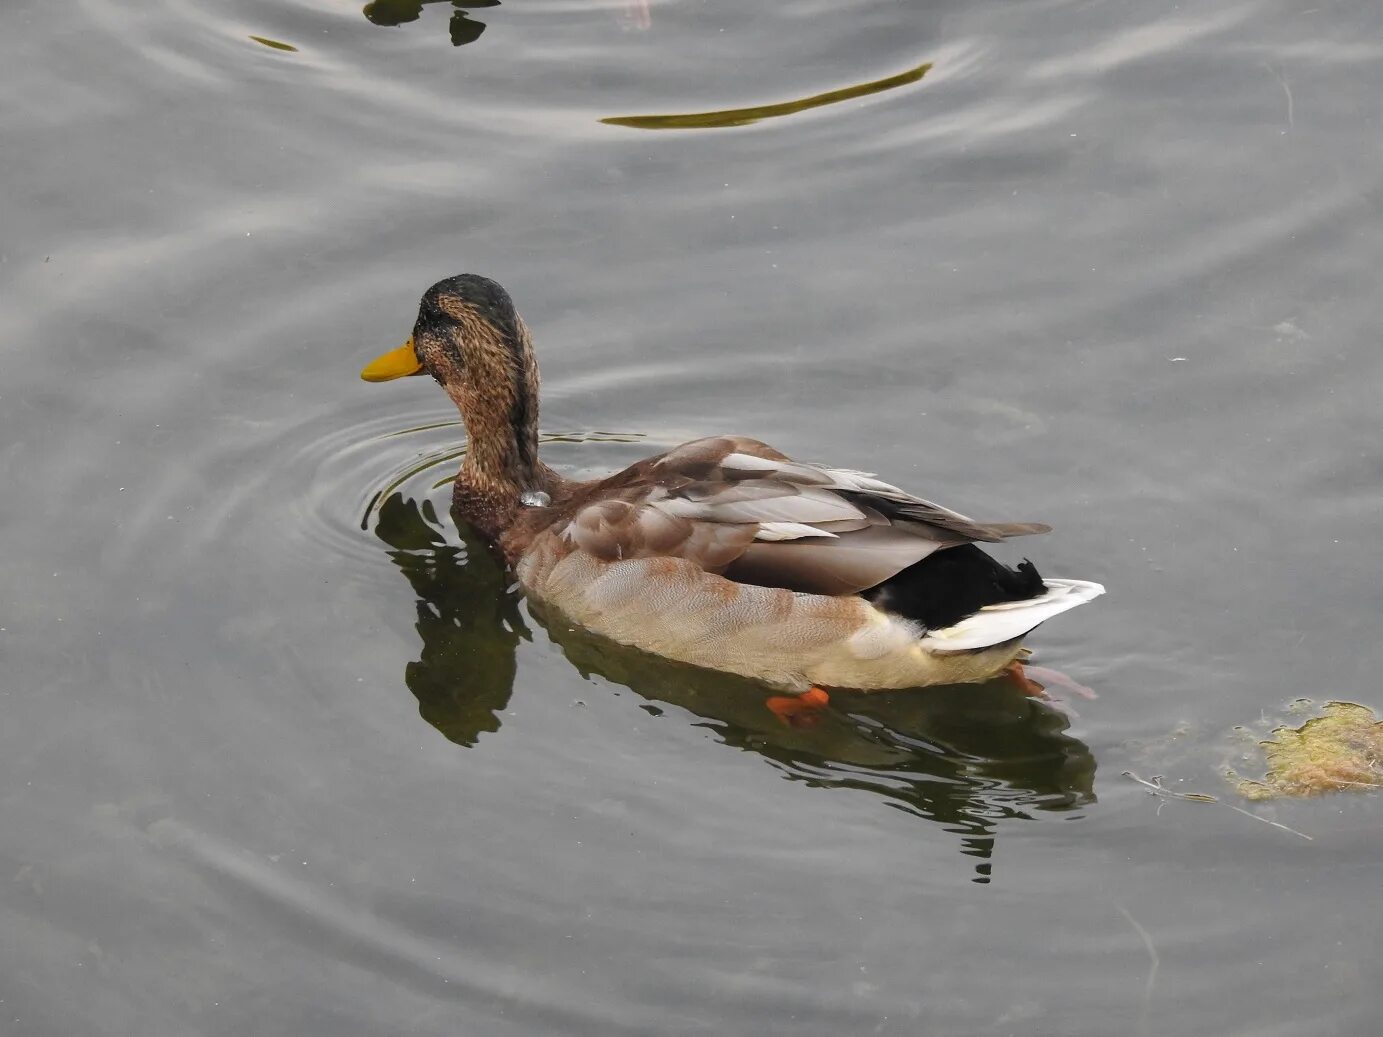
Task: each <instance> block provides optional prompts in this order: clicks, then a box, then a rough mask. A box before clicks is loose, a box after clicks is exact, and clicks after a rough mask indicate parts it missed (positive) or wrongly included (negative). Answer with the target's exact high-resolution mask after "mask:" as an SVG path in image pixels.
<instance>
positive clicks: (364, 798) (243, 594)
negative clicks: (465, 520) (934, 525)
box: [0, 0, 1383, 1037]
mask: <svg viewBox="0 0 1383 1037" xmlns="http://www.w3.org/2000/svg"><path fill="white" fill-rule="evenodd" d="M7 14H8V18H7V20H6V27H7V29H8V31H7V33H6V34H5V36H4V38H3V40H0V68H3V69H4V70H5V71H4V73H3V74H4V77H5V80H6V83H7V85H8V87H9V89H8V90H7V91H6V97H7V101H6V103H5V104H4V105H3V106H0V134H3V137H0V139H3V141H4V148H3V152H0V169H3V172H4V183H5V188H6V190H5V191H4V193H3V201H0V225H2V226H3V228H4V233H3V235H0V300H2V302H0V341H2V342H3V350H4V353H3V355H4V357H5V359H6V361H7V362H6V365H5V376H4V378H3V381H2V382H0V462H2V463H3V469H0V471H2V472H3V476H4V480H5V485H6V487H7V488H8V490H9V493H8V495H7V501H8V503H7V506H6V507H5V508H4V510H3V513H0V514H3V521H2V522H0V548H3V556H2V557H3V559H4V560H3V562H0V574H3V579H0V659H2V660H3V681H0V705H3V709H4V713H3V716H4V722H3V725H0V795H2V796H3V804H4V806H3V821H4V828H3V835H0V878H2V879H5V880H6V881H5V882H4V883H3V884H0V923H2V924H3V928H4V931H5V934H6V939H5V940H4V941H3V942H0V1032H4V1033H6V1034H9V1033H14V1034H25V1035H28V1034H54V1035H58V1034H61V1035H69V1034H74V1033H84V1034H96V1033H102V1034H105V1033H109V1034H130V1033H139V1034H150V1035H156V1034H188V1033H199V1034H200V1033H206V1034H215V1033H237V1034H240V1033H246V1032H250V1033H256V1034H293V1035H303V1034H324V1035H325V1034H331V1035H341V1034H357V1033H358V1034H379V1033H417V1034H424V1033H426V1034H431V1033H437V1034H455V1033H477V1034H487V1035H489V1034H510V1033H512V1034H524V1035H528V1034H544V1033H551V1034H587V1033H589V1034H600V1035H608V1034H615V1033H632V1034H647V1033H718V1034H720V1033H725V1034H729V1033H755V1034H774V1033H792V1034H794V1035H800V1034H818V1033H819V1034H839V1033H862V1032H869V1033H899V1034H916V1033H944V1034H1010V1033H1014V1034H1017V1033H1023V1034H1062V1035H1076V1034H1082V1035H1092V1037H1106V1035H1109V1034H1114V1033H1133V1034H1137V1033H1154V1032H1155V1033H1163V1034H1187V1035H1197V1037H1202V1035H1206V1034H1217V1035H1220V1034H1245V1035H1248V1034H1253V1035H1259V1034H1262V1035H1268V1034H1272V1035H1277V1034H1293V1035H1296V1034H1329V1035H1335V1034H1340V1035H1354V1034H1370V1033H1372V1032H1374V1030H1375V1028H1376V1025H1377V1018H1378V1016H1379V1013H1380V1011H1383V1004H1380V998H1379V995H1378V993H1377V989H1378V985H1377V978H1378V977H1377V973H1378V966H1377V964H1376V961H1375V959H1376V957H1377V955H1376V952H1375V946H1376V943H1377V932H1378V929H1379V923H1380V921H1383V917H1381V916H1383V910H1380V908H1379V907H1378V906H1377V905H1378V898H1377V896H1376V887H1377V868H1376V863H1375V861H1376V858H1377V856H1378V854H1379V852H1380V850H1383V840H1381V839H1380V836H1379V834H1378V832H1379V821H1380V807H1379V803H1380V801H1379V800H1378V798H1377V797H1376V796H1370V795H1364V796H1346V797H1336V798H1328V799H1322V800H1316V801H1311V802H1302V803H1278V804H1267V805H1262V806H1259V805H1255V806H1253V811H1254V812H1255V813H1256V814H1257V815H1258V816H1259V817H1260V819H1267V820H1273V821H1276V822H1278V823H1279V824H1282V825H1286V826H1289V827H1290V828H1292V829H1296V830H1298V831H1299V832H1301V833H1304V834H1307V835H1310V836H1311V837H1312V839H1311V840H1310V841H1307V840H1305V839H1302V838H1299V837H1298V836H1296V835H1294V834H1292V833H1291V832H1289V831H1286V830H1284V829H1281V828H1275V827H1271V826H1269V825H1266V824H1260V823H1255V821H1254V820H1253V819H1251V818H1249V817H1245V816H1242V815H1239V814H1235V813H1233V812H1232V811H1229V810H1227V809H1225V808H1224V807H1223V806H1213V805H1196V804H1192V803H1185V802H1175V801H1171V802H1165V803H1164V802H1162V801H1160V800H1159V799H1157V798H1156V797H1153V796H1150V795H1149V794H1148V793H1147V792H1146V791H1145V790H1144V789H1143V788H1142V787H1140V786H1139V785H1137V784H1136V783H1134V782H1132V781H1131V780H1128V779H1126V778H1124V777H1122V776H1121V775H1122V772H1124V771H1133V772H1136V773H1138V774H1139V775H1141V776H1143V777H1145V778H1151V777H1152V776H1153V775H1155V774H1161V775H1163V776H1164V780H1165V781H1166V783H1167V785H1168V787H1169V788H1173V789H1176V790H1178V791H1194V792H1204V793H1210V794H1215V795H1218V796H1222V797H1225V799H1226V800H1227V801H1229V802H1237V801H1236V800H1234V799H1233V797H1232V794H1231V790H1230V788H1229V786H1228V785H1227V783H1226V782H1225V781H1224V779H1223V777H1222V774H1223V771H1224V769H1225V768H1226V767H1227V766H1235V767H1238V768H1240V769H1242V770H1252V766H1253V764H1252V761H1248V762H1246V761H1244V760H1243V759H1242V756H1243V754H1244V753H1245V751H1246V746H1247V745H1248V744H1249V743H1248V742H1247V741H1246V737H1247V736H1246V735H1244V734H1243V733H1236V728H1237V727H1247V728H1249V729H1250V730H1251V731H1259V730H1262V729H1263V727H1264V726H1265V725H1266V724H1268V723H1271V722H1272V721H1273V720H1274V719H1278V718H1282V717H1284V716H1287V715H1288V713H1287V706H1288V704H1289V703H1290V702H1291V701H1292V700H1294V699H1296V698H1298V697H1301V696H1305V697H1309V698H1313V699H1317V700H1324V699H1327V698H1348V699H1356V700H1359V701H1363V702H1366V703H1369V704H1371V705H1373V706H1375V707H1377V706H1378V705H1379V704H1380V703H1379V699H1378V695H1377V691H1376V689H1375V687H1374V685H1375V678H1374V675H1375V672H1376V670H1377V667H1378V663H1379V653H1378V649H1377V647H1376V638H1375V636H1374V626H1375V625H1376V616H1377V612H1378V606H1379V602H1380V595H1379V590H1378V586H1379V580H1378V574H1377V566H1376V565H1375V564H1374V551H1373V550H1372V548H1373V545H1374V544H1375V543H1376V542H1377V539H1378V535H1379V533H1380V518H1379V516H1380V513H1381V512H1380V504H1383V501H1381V500H1380V490H1379V486H1380V480H1379V470H1380V467H1383V454H1380V449H1379V445H1378V443H1379V435H1378V427H1379V425H1378V417H1377V402H1376V399H1377V394H1378V389H1377V386H1378V385H1379V384H1380V378H1381V377H1383V359H1380V353H1379V350H1378V323H1379V322H1378V313H1379V310H1378V304H1377V300H1376V294H1377V293H1376V287H1375V282H1376V280H1377V271H1378V269H1379V268H1380V266H1383V234H1381V233H1380V230H1379V213H1380V212H1383V207H1381V206H1380V203H1383V162H1380V159H1383V154H1380V152H1383V146H1381V145H1380V140H1383V138H1380V136H1379V134H1378V132H1377V131H1378V125H1379V122H1378V115H1377V98H1378V97H1379V96H1383V44H1380V43H1378V42H1377V41H1378V40H1379V39H1380V38H1383V37H1380V30H1383V14H1380V13H1379V11H1378V9H1377V8H1375V7H1373V6H1372V5H1368V4H1347V3H1346V4H1336V5H1328V6H1323V7H1304V6H1302V5H1292V4H1287V3H1279V2H1247V3H1229V2H1224V0H1211V2H1208V3H1205V4H1199V5H1188V4H1181V5H1170V4H1152V5H1149V4H1132V3H1105V4H1092V3H1080V2H1066V0H1037V2H1018V0H1003V2H992V3H980V4H975V3H961V2H954V0H950V2H940V3H928V4H922V3H916V2H913V3H909V2H902V0H898V2H881V0H870V2H864V0H858V2H846V3H834V4H823V3H817V2H814V0H811V2H809V0H798V2H784V3H777V4H771V5H764V4H744V3H731V2H729V0H705V2H698V3H692V2H688V0H650V2H649V3H648V4H647V5H643V4H640V3H637V2H632V3H626V2H624V0H609V2H585V3H573V2H562V3H557V2H552V0H542V2H535V3H528V4H521V3H518V2H517V0H516V2H513V3H510V2H506V3H504V4H502V5H493V4H491V5H485V4H478V3H477V4H459V5H453V4H447V3H435V2H434V3H416V2H414V3H409V2H402V0H376V3H374V4H373V5H371V8H370V10H369V11H368V14H369V17H366V12H362V10H361V7H360V5H359V4H358V3H336V2H327V0H290V2H284V0H278V2H273V3H270V2H267V0H232V2H229V3H218V4H213V3H210V2H206V0H151V2H149V3H144V4H139V5H135V4H119V3H115V2H113V0H77V2H75V3H69V4H48V3H40V2H38V0H18V2H17V3H12V4H11V5H10V8H9V9H8V10H7ZM391 22H392V23H394V24H392V25H391V24H389V23H391ZM479 25H483V26H484V28H483V30H481V31H479V32H478V33H477V31H476V28H475V27H476V26H479ZM265 41H267V42H265ZM276 44H277V45H278V46H275V45H276ZM457 44H459V45H457ZM288 48H291V49H288ZM910 70H911V71H910ZM881 84H882V85H881ZM726 113H730V114H729V115H727V114H726ZM746 113H748V114H746ZM461 271H474V272H480V273H486V274H489V275H492V276H494V277H496V278H498V279H499V280H500V281H502V282H503V283H504V284H505V285H507V286H508V287H509V289H510V290H511V292H512V293H513V294H514V296H515V298H516V300H517V301H518V304H519V306H520V309H521V310H522V311H523V313H524V315H525V317H526V318H527V320H528V322H529V323H530V325H531V326H532V327H533V328H534V331H535V335H536V338H537V342H538V349H539V357H540V360H541V362H542V365H543V374H544V409H543V425H544V428H545V430H546V431H547V432H548V436H547V442H546V444H545V446H544V452H545V456H547V457H548V459H549V460H550V461H551V463H553V464H554V465H558V466H560V467H561V468H563V469H564V470H567V471H570V472H575V473H583V474H594V473H596V472H600V471H604V470H608V469H611V468H615V467H618V466H621V465H624V464H627V463H629V462H631V461H633V460H635V459H637V458H639V457H641V456H644V455H646V454H648V453H652V452H654V451H656V450H659V449H663V448H665V447H667V446H669V445H672V444H675V443H677V442H680V441H682V440H684V439H687V438H691V437H694V436H698V435H703V434H709V433H716V432H723V431H737V432H743V433H746V434H750V435H755V436H758V437H760V438H763V439H766V440H769V441H770V442H773V443H774V444H775V445H777V446H779V447H780V448H782V449H784V450H787V451H789V452H790V453H792V454H794V455H796V456H799V457H803V458H807V459H820V460H827V461H833V462H836V463H839V464H846V465H852V466H856V467H867V468H869V469H872V470H876V471H878V472H879V473H881V474H882V475H883V476H884V477H886V478H889V479H890V480H892V481H896V482H899V483H901V484H903V485H905V486H908V487H910V488H914V489H916V490H918V491H920V492H924V493H926V494H928V495H930V496H934V497H937V498H939V499H941V500H942V501H944V502H946V503H948V504H951V505H953V506H955V507H958V508H960V509H961V510H964V511H967V512H969V513H972V514H976V515H977V516H979V517H989V518H998V519H1035V520H1042V521H1047V522H1050V523H1052V524H1053V525H1054V526H1055V527H1056V529H1057V531H1056V532H1055V533H1054V534H1053V535H1051V536H1049V537H1045V538H1043V540H1042V542H1040V543H1039V542H1032V543H1030V544H1025V545H1023V546H1024V548H1025V549H1026V550H1028V551H1029V552H1030V553H1031V554H1033V555H1034V557H1035V559H1036V560H1037V561H1038V562H1039V564H1040V565H1041V567H1042V569H1043V571H1044V572H1048V573H1050V574H1052V575H1067V576H1078V577H1085V578H1090V579H1097V580H1101V581H1102V582H1104V583H1106V584H1107V585H1108V586H1109V587H1110V591H1111V593H1110V595H1109V596H1108V597H1107V598H1104V599H1101V600H1100V601H1099V602H1098V603H1097V604H1095V605H1092V606H1091V607H1089V608H1087V609H1081V610H1079V611H1078V612H1077V613H1073V614H1071V615H1069V616H1063V617H1061V618H1060V619H1059V620H1058V621H1055V622H1053V623H1052V624H1049V625H1048V626H1046V627H1044V628H1043V629H1042V630H1041V631H1040V632H1039V634H1038V635H1036V636H1035V637H1034V639H1033V642H1032V643H1033V647H1034V648H1035V649H1036V651H1037V657H1038V658H1037V661H1039V662H1041V663H1042V664H1044V665H1047V666H1051V667H1056V668H1058V669H1061V670H1064V671H1066V672H1067V673H1069V674H1071V675H1072V676H1073V677H1075V678H1076V679H1077V680H1079V681H1081V682H1082V683H1084V684H1088V685H1090V686H1091V687H1092V688H1094V689H1095V690H1096V691H1098V693H1099V696H1100V697H1099V698H1098V699H1097V700H1095V701H1091V702H1086V701H1081V700H1075V699H1073V700H1071V701H1069V702H1066V703H1064V704H1062V705H1061V706H1051V705H1047V704H1043V703H1034V702H1032V701H1030V700H1028V699H1025V698H1023V697H1022V696H1020V695H1018V694H1017V693H1016V692H1015V691H1014V690H1012V689H1010V688H1008V687H1006V686H1004V685H990V686H984V687H978V688H965V689H956V690H952V691H939V692H935V693H932V694H920V695H906V694H898V695H886V696H875V697H869V698H865V697H860V696H853V697H852V696H847V695H840V696H836V697H834V698H833V709H832V710H831V711H830V712H829V713H828V714H827V716H826V717H825V719H824V720H823V722H822V723H821V724H820V725H818V726H817V727H815V728H811V729H803V730H799V729H792V728H787V727H784V726H782V725H780V724H779V723H778V722H777V721H776V720H775V719H774V718H773V717H772V716H771V715H770V714H768V713H767V712H766V711H764V709H763V707H762V704H761V701H762V697H761V693H760V692H759V690H758V689H757V688H754V687H752V686H749V685H744V684H741V683H738V682H736V681H733V680H727V679H724V678H720V677H716V676H713V675H708V674H706V673H702V672H698V671H694V670H689V669H687V668H685V667H679V666H674V665H671V664H665V663H659V662H656V661H653V660H648V659H645V658H643V657H639V656H632V655H630V654H629V653H627V652H623V651H620V650H616V649H613V648H611V647H610V646H608V645H605V644H603V643H601V642H599V641H596V640H594V639H591V638H589V637H586V636H584V635H582V634H581V633H580V632H576V631H571V630H568V629H565V628H564V627H563V626H562V625H561V624H560V623H552V622H550V621H549V620H548V618H547V617H545V616H544V615H543V614H542V613H541V611H540V610H537V609H535V608H533V607H531V606H529V605H528V604H526V603H524V602H522V601H521V600H519V599H518V598H517V597H516V596H515V594H514V592H513V591H512V589H511V588H510V587H509V582H508V580H507V579H506V577H505V575H504V573H503V572H502V571H501V570H499V569H498V568H497V567H496V566H495V565H494V563H493V561H492V560H491V559H490V557H489V555H488V554H487V552H486V551H485V550H484V548H483V547H482V545H479V544H477V543H475V542H473V541H470V540H468V539H466V537H465V536H464V535H460V534H458V533H457V531H456V530H454V529H453V528H451V527H450V525H449V523H447V522H444V521H442V520H441V518H439V516H443V515H444V512H445V502H446V497H447V491H446V487H445V486H444V485H442V483H443V481H444V480H445V479H446V477H447V475H448V472H449V466H450V465H454V463H455V460H454V458H455V455H456V452H457V451H458V450H459V449H461V448H462V445H463V444H462V437H461V430H460V428H459V427H458V425H457V424H456V422H455V415H454V413H453V412H451V411H450V410H449V405H448V404H447V401H446V400H445V398H444V397H442V396H441V394H439V393H437V392H436V391H435V388H434V387H433V386H431V385H430V383H426V382H425V380H423V379H415V380H410V381H408V382H406V383H395V384H391V385H388V386H372V385H366V384H364V383H361V382H360V381H359V380H358V378H357V372H358V370H359V368H360V366H361V364H362V363H363V362H364V361H365V360H367V359H369V358H370V357H371V356H373V355H374V354H375V353H377V352H379V351H380V349H381V348H382V347H387V346H391V345H394V344H396V343H397V341H399V340H400V338H401V337H402V336H403V335H404V334H406V332H407V330H408V328H409V327H410V325H411V322H412V319H413V315H414V309H415V306H416V301H417V297H418V295H419V294H420V292H421V291H422V290H423V289H424V288H425V287H426V286H427V285H428V284H430V283H431V282H433V281H435V280H436V279H438V278H440V277H442V276H445V275H448V274H452V273H458V272H461ZM1159 804H1161V805H1159Z"/></svg>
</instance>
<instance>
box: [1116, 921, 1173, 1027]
mask: <svg viewBox="0 0 1383 1037" xmlns="http://www.w3.org/2000/svg"><path fill="white" fill-rule="evenodd" d="M1114 906H1115V908H1117V909H1118V911H1119V914H1121V915H1123V916H1124V917H1125V918H1127V919H1128V924H1129V925H1131V926H1133V928H1134V930H1135V931H1137V933H1138V935H1139V937H1140V938H1141V939H1142V941H1143V949H1144V950H1146V951H1147V952H1148V960H1149V961H1150V962H1151V964H1150V965H1149V966H1148V978H1147V981H1146V982H1145V983H1144V984H1143V1010H1142V1011H1141V1012H1139V1013H1138V1032H1139V1034H1146V1033H1147V1032H1148V1009H1149V1007H1150V1006H1151V1005H1152V992H1153V987H1154V986H1155V985H1156V983H1157V969H1158V967H1159V966H1160V965H1161V964H1162V962H1161V959H1159V958H1158V956H1157V948H1156V947H1154V946H1153V942H1152V937H1151V936H1149V935H1148V931H1147V930H1146V929H1144V928H1143V927H1142V926H1141V925H1139V924H1138V919H1136V918H1134V917H1133V914H1132V912H1130V911H1129V909H1128V908H1126V907H1125V906H1124V905H1123V904H1121V903H1119V902H1118V901H1115V902H1114Z"/></svg>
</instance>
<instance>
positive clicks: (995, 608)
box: [922, 579, 1104, 652]
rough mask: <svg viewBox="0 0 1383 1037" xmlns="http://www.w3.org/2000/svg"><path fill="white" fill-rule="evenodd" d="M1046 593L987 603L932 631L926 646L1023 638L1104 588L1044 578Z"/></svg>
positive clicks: (945, 648)
mask: <svg viewBox="0 0 1383 1037" xmlns="http://www.w3.org/2000/svg"><path fill="white" fill-rule="evenodd" d="M1042 582H1043V583H1045V584H1046V585H1047V591H1046V593H1045V594H1042V595H1039V596H1038V597H1036V598H1027V599H1025V600H1023V601H1005V602H1003V603H1001V604H998V605H986V606H985V607H984V608H982V609H980V610H979V611H978V612H976V613H975V614H974V615H972V616H967V617H966V618H965V619H962V620H961V621H960V622H959V623H956V624H955V625H953V626H949V627H944V628H942V629H940V630H928V631H927V633H926V634H925V635H923V637H922V646H923V647H924V648H926V649H927V650H928V651H930V652H969V651H974V650H976V649H979V648H989V647H991V646H993V645H998V644H1003V643H1004V642H1005V641H1013V640H1016V639H1017V638H1020V637H1022V636H1023V635H1024V634H1026V633H1028V631H1030V630H1032V629H1033V628H1034V627H1036V626H1038V625H1039V624H1042V623H1045V622H1046V621H1047V620H1049V619H1051V618H1052V617H1053V616H1056V615H1060V614H1061V613H1062V612H1065V611H1067V610H1068V609H1073V608H1075V607H1076V606H1077V605H1084V604H1085V603H1086V602H1087V601H1091V600H1092V599H1094V598H1098V597H1099V596H1100V595H1101V594H1103V593H1104V587H1103V586H1102V585H1100V584H1098V583H1091V582H1090V581H1088V580H1052V579H1044V580H1043V581H1042Z"/></svg>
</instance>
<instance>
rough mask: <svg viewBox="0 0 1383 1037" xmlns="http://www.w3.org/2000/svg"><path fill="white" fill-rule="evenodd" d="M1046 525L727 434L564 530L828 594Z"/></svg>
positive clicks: (578, 540)
mask: <svg viewBox="0 0 1383 1037" xmlns="http://www.w3.org/2000/svg"><path fill="white" fill-rule="evenodd" d="M1047 529H1048V527H1047V526H1044V525H1041V524H1038V523H1013V522H1005V523H991V524H986V523H980V522H976V521H974V520H973V519H971V518H968V517H967V516H965V515H962V514H960V513H959V512H955V511H951V510H950V509H948V508H944V507H942V506H941V505H939V504H934V503H932V502H931V501H928V500H924V499H923V498H921V497H916V496H913V495H912V494H910V493H907V492H905V491H903V490H901V489H899V488H898V487H896V486H893V485H892V484H890V483H886V482H883V481H882V480H880V479H878V478H876V477H875V476H873V475H872V474H870V473H867V472H858V471H854V470H852V469H847V468H829V467H826V466H824V465H815V464H806V463H804V462H800V461H793V460H792V459H790V458H788V457H785V456H784V455H783V454H780V453H778V451H776V450H774V449H773V448H772V447H769V446H767V445H765V444H763V443H760V442H758V441H757V440H753V439H748V438H745V437H738V436H724V437H719V438H715V439H705V440H696V441H694V442H692V443H687V444H684V445H683V446H680V447H678V448H676V449H675V450H672V451H669V452H668V453H667V454H664V455H663V456H662V457H659V458H655V459H653V460H651V461H649V462H645V463H642V464H640V465H635V466H634V467H633V468H631V469H628V470H627V471H626V472H623V473H621V474H620V475H618V476H614V477H612V478H611V479H610V480H607V481H606V482H605V483H603V484H601V486H600V487H598V488H597V494H596V499H593V500H590V501H589V502H588V503H584V504H581V505H579V506H578V507H577V508H576V510H575V511H574V513H573V514H572V518H571V520H570V522H569V523H568V525H567V527H566V529H565V530H564V535H565V536H566V537H567V538H568V539H569V540H571V541H572V542H573V543H574V544H575V545H576V546H577V547H579V548H580V549H581V550H583V551H587V552H590V553H591V554H593V555H595V556H596V557H598V558H602V559H607V560H617V559H624V558H649V557H680V558H686V559H688V560H690V561H694V562H695V563H696V564H698V565H700V566H701V567H702V568H703V569H705V570H706V571H708V572H714V573H722V574H724V575H725V576H727V577H729V578H730V579H734V580H738V581H740V582H743V583H753V584H759V585H762V586H769V587H784V588H787V589H789V590H796V591H805V592H808V593H814V594H832V595H836V594H854V593H858V592H860V591H863V590H866V589H868V588H870V587H875V586H877V585H878V584H880V583H882V582H884V581H885V580H887V579H889V578H890V577H892V576H895V575H897V574H898V573H899V572H901V571H902V570H904V569H906V568H907V567H908V566H910V565H913V564H915V563H916V562H919V561H921V560H922V559H923V558H925V557H927V556H928V555H929V554H931V553H932V552H934V551H938V550H941V549H943V548H947V547H954V546H956V545H958V544H964V543H969V542H971V541H976V540H980V541H990V542H992V541H997V540H1002V539H1004V538H1005V537H1010V536H1022V535H1027V534H1030V533H1043V532H1046V531H1047Z"/></svg>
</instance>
